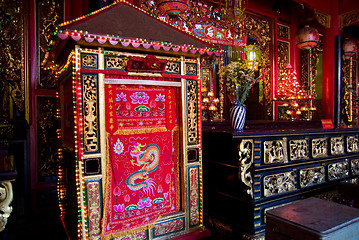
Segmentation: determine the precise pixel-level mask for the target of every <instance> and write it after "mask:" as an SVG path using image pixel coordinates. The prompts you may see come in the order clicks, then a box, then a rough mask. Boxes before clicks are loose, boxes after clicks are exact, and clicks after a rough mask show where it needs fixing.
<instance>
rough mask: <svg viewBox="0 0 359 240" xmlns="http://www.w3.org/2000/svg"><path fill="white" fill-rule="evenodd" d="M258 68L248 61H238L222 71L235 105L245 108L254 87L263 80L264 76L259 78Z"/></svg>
mask: <svg viewBox="0 0 359 240" xmlns="http://www.w3.org/2000/svg"><path fill="white" fill-rule="evenodd" d="M257 64H258V63H257ZM256 68H257V65H256V64H255V63H254V64H249V62H248V61H244V60H238V61H235V62H231V63H230V64H228V65H227V66H226V67H225V68H224V69H223V70H222V73H221V75H222V76H223V77H224V79H225V81H226V85H227V90H228V91H229V94H230V95H231V96H232V98H233V97H234V103H235V104H241V105H243V106H245V105H244V102H245V100H246V99H247V97H248V95H249V93H250V90H251V89H252V87H253V85H254V84H255V83H256V82H258V81H259V80H260V79H261V78H262V74H260V75H259V76H258V71H257V70H256ZM256 76H258V77H256ZM231 100H232V99H231Z"/></svg>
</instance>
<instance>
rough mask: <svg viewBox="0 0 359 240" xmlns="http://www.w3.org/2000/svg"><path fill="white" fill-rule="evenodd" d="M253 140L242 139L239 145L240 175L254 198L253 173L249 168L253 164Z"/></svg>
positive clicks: (248, 192)
mask: <svg viewBox="0 0 359 240" xmlns="http://www.w3.org/2000/svg"><path fill="white" fill-rule="evenodd" d="M253 148H254V145H253V140H252V139H247V140H242V142H241V143H240V145H239V151H238V155H239V166H240V171H239V177H240V179H241V180H242V182H243V183H244V184H245V185H246V186H247V187H248V189H247V190H246V191H247V194H249V195H250V196H251V198H252V199H253V178H252V174H251V172H250V171H249V168H250V167H251V166H252V164H253Z"/></svg>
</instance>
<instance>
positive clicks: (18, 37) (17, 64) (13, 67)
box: [0, 0, 25, 118]
mask: <svg viewBox="0 0 359 240" xmlns="http://www.w3.org/2000/svg"><path fill="white" fill-rule="evenodd" d="M0 11H1V13H2V14H1V19H0V27H1V34H0V48H1V51H2V53H1V54H0V100H1V103H0V107H1V108H4V107H5V109H8V108H9V104H6V106H3V105H4V101H6V100H7V99H3V96H6V97H7V96H9V95H8V94H9V93H8V91H10V89H11V93H10V95H11V97H12V99H13V100H14V102H15V104H16V106H17V107H18V109H19V110H20V111H24V108H25V105H24V100H25V72H24V69H25V59H24V54H25V50H24V44H25V42H24V30H25V29H24V19H23V14H24V1H21V0H14V1H1V2H0ZM2 111H4V110H3V109H2V110H0V113H2ZM1 117H2V116H0V118H1Z"/></svg>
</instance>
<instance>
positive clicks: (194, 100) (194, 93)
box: [187, 80, 198, 144]
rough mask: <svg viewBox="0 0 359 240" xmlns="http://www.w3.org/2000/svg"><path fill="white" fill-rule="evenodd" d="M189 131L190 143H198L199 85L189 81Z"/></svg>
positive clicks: (194, 81)
mask: <svg viewBox="0 0 359 240" xmlns="http://www.w3.org/2000/svg"><path fill="white" fill-rule="evenodd" d="M187 131H188V133H187V134H188V143H189V144H197V143H198V83H197V81H196V80H187Z"/></svg>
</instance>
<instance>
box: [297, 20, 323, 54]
mask: <svg viewBox="0 0 359 240" xmlns="http://www.w3.org/2000/svg"><path fill="white" fill-rule="evenodd" d="M318 41H319V33H318V31H317V29H315V28H312V27H309V26H305V27H304V28H302V29H299V31H298V32H297V33H296V35H295V42H296V44H297V47H299V48H300V49H312V48H313V47H315V46H317V44H318Z"/></svg>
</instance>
